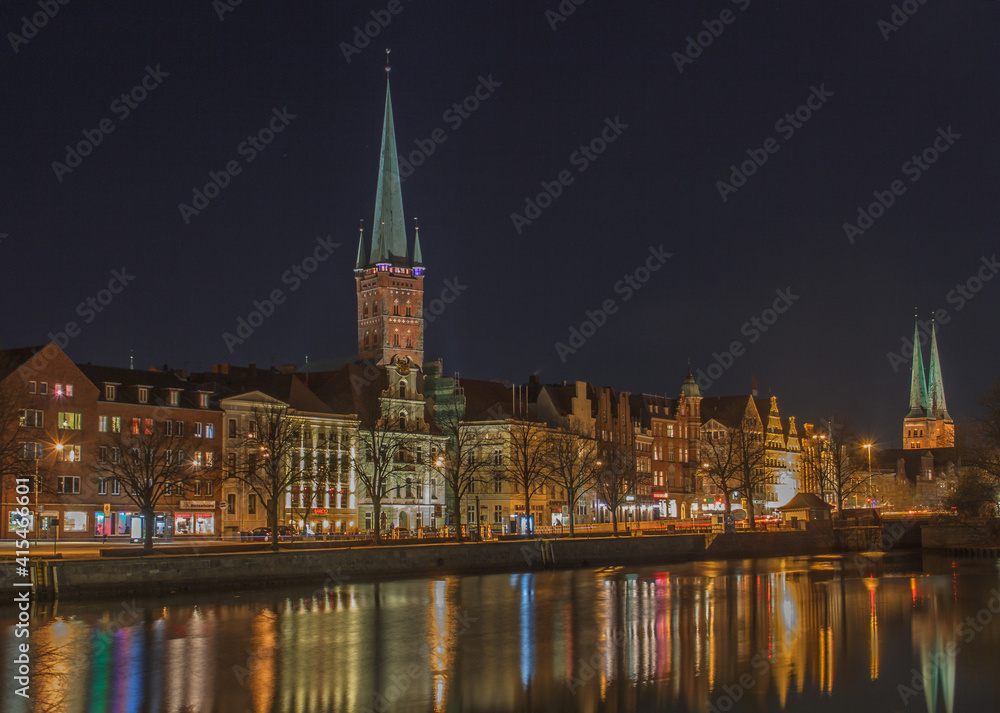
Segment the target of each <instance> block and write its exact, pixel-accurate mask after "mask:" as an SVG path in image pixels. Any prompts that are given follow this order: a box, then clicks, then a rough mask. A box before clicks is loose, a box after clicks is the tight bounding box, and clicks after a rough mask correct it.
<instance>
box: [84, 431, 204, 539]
mask: <svg viewBox="0 0 1000 713" xmlns="http://www.w3.org/2000/svg"><path fill="white" fill-rule="evenodd" d="M168 423H170V422H168V421H154V420H152V419H143V420H141V421H140V420H139V419H135V420H134V421H133V422H132V426H131V428H124V429H122V430H121V431H119V432H118V433H109V434H108V435H107V436H106V437H105V438H103V439H101V440H100V441H98V444H97V446H98V454H99V455H98V458H97V459H96V460H95V461H93V462H92V463H91V465H90V469H91V472H92V473H93V474H94V475H95V476H97V477H100V478H108V479H112V480H116V481H118V483H120V484H121V487H122V493H123V494H124V495H125V496H126V497H127V498H128V499H129V500H131V501H132V502H133V503H134V504H135V506H136V507H137V508H138V509H139V511H140V512H141V513H142V518H143V523H144V526H143V545H142V547H143V551H144V552H146V553H150V552H152V551H153V529H154V528H153V523H154V517H155V511H156V506H157V504H158V503H159V502H160V500H161V499H162V498H163V497H164V496H165V495H169V494H171V493H172V492H173V491H175V490H176V491H178V492H183V491H184V489H186V488H188V487H193V485H194V483H195V481H198V482H199V483H200V482H201V481H206V480H208V481H215V480H218V479H219V472H220V471H219V465H218V462H217V461H216V455H217V454H215V453H214V452H211V451H210V453H211V456H210V457H209V458H208V459H206V460H200V459H201V457H202V456H201V451H200V450H198V448H199V445H200V441H197V440H196V439H195V438H194V437H193V436H192V435H190V433H189V434H187V435H178V434H177V433H176V432H175V431H174V430H173V429H172V428H170V429H169V430H168ZM196 458H197V459H199V460H196Z"/></svg>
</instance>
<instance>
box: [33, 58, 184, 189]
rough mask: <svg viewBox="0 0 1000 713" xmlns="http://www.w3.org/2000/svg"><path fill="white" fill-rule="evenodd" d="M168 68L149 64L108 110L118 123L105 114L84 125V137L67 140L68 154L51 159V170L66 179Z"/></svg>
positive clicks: (144, 99)
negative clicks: (93, 123)
mask: <svg viewBox="0 0 1000 713" xmlns="http://www.w3.org/2000/svg"><path fill="white" fill-rule="evenodd" d="M169 76H170V74H169V73H168V72H164V71H163V70H162V69H160V65H159V64H157V65H156V66H155V67H151V66H150V65H148V64H147V65H146V74H145V75H143V77H142V79H140V80H139V83H138V84H136V85H135V86H134V87H132V88H131V89H130V90H128V91H127V92H122V94H121V96H119V97H117V98H116V99H113V100H112V101H111V105H110V106H109V107H108V111H110V112H111V113H112V114H114V115H115V116H116V117H118V124H116V123H115V121H114V120H113V119H112V118H111V117H108V116H106V117H104V118H103V119H101V120H100V121H98V122H97V128H95V129H82V130H81V131H80V133H81V134H83V138H82V139H81V140H79V141H77V142H76V143H75V144H72V145H70V144H66V156H65V157H64V159H63V160H62V161H53V162H52V171H53V172H54V173H55V174H56V180H57V181H59V182H60V183H62V182H63V177H64V176H66V175H67V174H70V173H73V171H74V170H75V169H77V168H79V167H80V164H82V163H83V159H85V158H86V157H87V156H90V154H92V153H94V149H96V148H97V147H98V146H100V145H101V144H102V143H104V138H105V137H106V136H108V135H109V134H110V133H111V132H112V131H114V130H115V129H116V128H118V126H119V125H120V124H121V122H123V121H125V120H126V119H128V118H129V117H130V116H132V112H133V111H135V110H136V109H138V108H139V105H140V104H142V103H143V102H144V101H146V99H147V98H148V97H149V95H150V93H152V92H153V90H154V89H156V88H157V87H159V86H160V85H161V84H163V80H164V79H166V78H167V77H169Z"/></svg>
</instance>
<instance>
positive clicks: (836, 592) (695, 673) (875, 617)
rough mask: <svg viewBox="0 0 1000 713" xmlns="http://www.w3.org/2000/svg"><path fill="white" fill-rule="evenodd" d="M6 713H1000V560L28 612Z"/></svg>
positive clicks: (785, 562) (537, 577)
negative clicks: (25, 649)
mask: <svg viewBox="0 0 1000 713" xmlns="http://www.w3.org/2000/svg"><path fill="white" fill-rule="evenodd" d="M2 616H3V618H2V626H0V656H2V660H0V671H2V673H3V676H2V679H0V692H2V695H3V698H2V699H0V700H2V701H3V706H2V710H3V711H9V712H10V713H18V712H20V711H58V712H59V713H91V712H97V713H132V712H135V713H138V712H142V711H151V712H156V713H160V712H161V711H162V712H170V713H173V712H175V711H184V712H192V713H193V712H199V713H208V712H209V711H213V712H215V711H218V712H221V713H229V712H233V713H244V712H254V713H265V712H270V711H289V712H291V711H295V712H301V713H306V712H312V711H317V712H318V711H351V712H352V713H353V712H362V711H365V712H366V711H380V712H381V711H389V710H391V711H549V712H554V711H569V710H576V711H632V710H642V711H706V710H708V711H720V712H722V713H728V712H729V711H809V712H810V713H822V712H824V711H858V712H859V713H860V712H861V711H880V712H884V713H890V712H895V711H906V712H907V713H910V712H914V713H922V712H923V711H929V712H930V713H937V712H938V711H941V712H942V713H951V712H952V711H987V710H997V709H998V707H1000V704H998V701H1000V562H997V561H992V560H990V561H984V560H952V559H950V558H941V557H931V556H923V557H922V556H921V555H919V554H918V555H882V556H875V557H873V558H870V559H869V558H860V557H858V556H854V555H848V556H844V557H840V556H831V557H794V558H773V559H758V560H743V561H732V562H697V563H690V564H682V565H670V566H664V567H641V568H634V567H626V568H616V569H609V570H599V571H595V570H574V571H557V572H544V573H538V574H504V575H487V576H466V577H442V578H439V579H417V580H404V581H392V582H381V583H371V582H351V581H339V580H337V578H336V577H331V581H330V582H329V584H328V585H327V586H326V587H318V588H316V587H309V588H298V589H294V590H281V591H269V592H263V593H246V592H242V593H233V594H227V593H217V594H205V595H191V596H181V597H173V598H158V599H153V598H149V599H132V598H128V599H125V600H122V601H115V600H110V601H102V602H91V603H59V604H54V605H48V606H39V607H38V608H37V609H36V610H35V612H34V617H35V618H34V619H33V622H32V626H31V637H30V640H29V641H30V645H31V649H30V657H31V668H32V673H31V687H30V688H31V696H32V698H31V700H30V701H26V700H25V699H23V698H22V697H20V696H18V695H16V694H15V691H14V689H15V688H16V684H15V683H14V680H13V677H14V676H15V675H16V673H17V672H16V670H15V657H16V655H17V652H16V650H15V648H16V646H17V644H18V643H22V642H24V641H26V640H25V639H18V638H15V637H14V634H13V632H14V628H13V624H14V612H13V611H11V610H9V609H7V610H4V611H3V612H2Z"/></svg>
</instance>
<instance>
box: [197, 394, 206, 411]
mask: <svg viewBox="0 0 1000 713" xmlns="http://www.w3.org/2000/svg"><path fill="white" fill-rule="evenodd" d="M198 405H199V406H201V407H202V408H208V394H198Z"/></svg>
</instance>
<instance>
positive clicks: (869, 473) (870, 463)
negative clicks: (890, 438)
mask: <svg viewBox="0 0 1000 713" xmlns="http://www.w3.org/2000/svg"><path fill="white" fill-rule="evenodd" d="M864 449H865V450H866V451H868V499H869V500H870V501H871V504H872V508H874V507H875V500H874V497H873V496H872V444H871V443H865V444H864Z"/></svg>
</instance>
